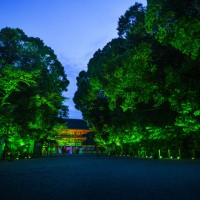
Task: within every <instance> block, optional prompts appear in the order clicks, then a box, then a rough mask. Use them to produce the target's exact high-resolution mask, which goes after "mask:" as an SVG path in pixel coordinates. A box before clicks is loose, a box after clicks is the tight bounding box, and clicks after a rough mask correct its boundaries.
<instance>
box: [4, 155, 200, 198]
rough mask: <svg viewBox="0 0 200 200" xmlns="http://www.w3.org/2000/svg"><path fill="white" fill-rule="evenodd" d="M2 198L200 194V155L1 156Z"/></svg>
mask: <svg viewBox="0 0 200 200" xmlns="http://www.w3.org/2000/svg"><path fill="white" fill-rule="evenodd" d="M0 199H1V200H11V199H15V200H18V199H19V200H33V199H34V200H44V199H48V200H51V199H52V200H54V199H56V200H57V199H59V200H62V199H66V200H71V199H73V200H107V199H109V200H143V199H144V200H151V199H152V200H165V199H166V200H179V199H180V200H199V199H200V161H183V160H178V161H175V160H174V161H173V160H151V159H149V160H145V159H134V158H130V157H112V156H89V155H87V156H86V155H80V156H79V155H76V156H62V157H53V158H40V159H30V160H16V161H0Z"/></svg>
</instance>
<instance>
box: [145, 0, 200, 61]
mask: <svg viewBox="0 0 200 200" xmlns="http://www.w3.org/2000/svg"><path fill="white" fill-rule="evenodd" d="M199 10H200V3H199V1H198V0H191V1H188V0H167V1H163V0H148V1H147V14H146V24H145V25H146V29H147V31H148V32H149V33H150V34H152V35H154V36H155V38H156V39H158V40H159V41H160V42H161V43H164V44H171V45H172V46H174V47H175V48H177V49H178V50H180V51H181V52H183V53H185V54H187V55H191V56H192V57H193V58H197V57H199V49H200V41H199V34H200V17H199V14H200V11H199Z"/></svg>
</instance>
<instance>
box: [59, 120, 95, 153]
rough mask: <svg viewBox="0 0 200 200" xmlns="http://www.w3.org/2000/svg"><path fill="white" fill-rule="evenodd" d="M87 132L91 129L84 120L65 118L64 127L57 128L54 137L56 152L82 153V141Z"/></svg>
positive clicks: (84, 139)
mask: <svg viewBox="0 0 200 200" xmlns="http://www.w3.org/2000/svg"><path fill="white" fill-rule="evenodd" d="M88 133H91V130H90V129H89V128H88V126H87V123H86V122H85V121H84V120H81V119H67V120H66V129H62V130H59V132H58V136H57V137H56V139H57V146H58V153H68V154H74V153H82V152H83V151H84V150H85V145H84V142H85V141H86V140H87V137H86V135H87V134H88ZM91 145H93V144H91Z"/></svg>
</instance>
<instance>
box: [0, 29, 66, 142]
mask: <svg viewBox="0 0 200 200" xmlns="http://www.w3.org/2000/svg"><path fill="white" fill-rule="evenodd" d="M0 76H1V80H0V101H1V102H0V103H1V107H0V109H1V110H2V112H1V119H0V120H1V122H0V123H1V124H2V123H4V122H6V123H7V122H9V123H8V126H7V127H9V128H10V127H11V126H15V124H16V126H18V127H20V131H18V133H19V135H20V137H21V138H22V139H25V138H30V139H34V140H45V139H47V138H49V136H50V135H51V134H50V133H51V130H52V129H53V127H54V125H55V124H57V118H58V117H67V111H68V108H67V107H66V106H63V101H64V100H65V99H66V98H64V97H63V96H62V92H63V91H66V90H67V86H68V84H69V81H68V80H67V77H66V75H65V73H64V67H63V66H62V65H61V63H60V62H59V61H58V60H57V57H56V55H55V54H54V52H53V50H52V49H51V48H49V47H47V46H45V45H44V43H43V42H42V41H41V40H40V39H39V38H32V37H28V36H26V35H25V34H24V32H23V31H22V30H20V29H11V28H4V29H2V30H1V31H0ZM36 132H37V134H36ZM12 134H14V133H12Z"/></svg>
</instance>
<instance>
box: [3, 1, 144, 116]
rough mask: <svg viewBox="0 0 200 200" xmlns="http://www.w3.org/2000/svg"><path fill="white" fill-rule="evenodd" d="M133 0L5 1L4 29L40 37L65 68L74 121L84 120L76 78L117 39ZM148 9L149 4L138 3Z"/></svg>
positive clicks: (70, 112)
mask: <svg viewBox="0 0 200 200" xmlns="http://www.w3.org/2000/svg"><path fill="white" fill-rule="evenodd" d="M135 2H136V1H133V0H1V2H0V7H1V11H0V29H2V28H5V27H10V28H20V29H22V30H23V31H24V32H25V34H26V35H27V36H29V37H39V38H40V39H41V40H43V41H44V43H45V44H46V45H47V46H49V47H51V48H52V49H53V50H54V52H55V54H56V55H57V56H58V60H59V61H60V62H61V63H62V65H63V66H64V67H65V72H66V74H67V77H68V79H69V81H70V85H69V86H68V92H66V93H65V94H64V95H65V96H66V97H68V98H69V100H68V101H67V103H66V104H67V105H68V106H69V117H70V118H77V119H78V118H79V119H80V118H82V115H81V113H80V112H79V111H77V110H76V109H75V108H74V103H73V100H72V99H73V95H74V92H75V91H76V89H77V88H76V77H77V76H78V74H79V72H80V71H82V70H86V69H87V63H88V61H89V59H90V58H92V56H93V54H94V52H95V51H97V50H98V49H101V48H103V47H104V46H105V45H106V44H107V43H108V42H109V41H111V40H112V39H113V38H116V37H117V30H116V28H117V23H118V19H119V17H120V16H121V15H123V14H124V13H125V11H126V10H127V9H128V8H129V7H130V6H131V5H134V4H135ZM137 2H139V3H142V4H143V5H144V6H146V0H139V1H137Z"/></svg>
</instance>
